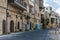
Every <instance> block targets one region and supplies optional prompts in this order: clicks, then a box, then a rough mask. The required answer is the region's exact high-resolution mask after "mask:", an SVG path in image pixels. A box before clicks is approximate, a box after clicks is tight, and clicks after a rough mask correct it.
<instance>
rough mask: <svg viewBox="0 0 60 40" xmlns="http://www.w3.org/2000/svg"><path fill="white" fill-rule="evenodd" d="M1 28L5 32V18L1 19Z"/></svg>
mask: <svg viewBox="0 0 60 40" xmlns="http://www.w3.org/2000/svg"><path fill="white" fill-rule="evenodd" d="M2 30H3V33H6V21H5V20H3V21H2Z"/></svg>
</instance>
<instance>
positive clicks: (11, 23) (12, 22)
mask: <svg viewBox="0 0 60 40" xmlns="http://www.w3.org/2000/svg"><path fill="white" fill-rule="evenodd" d="M10 32H14V21H13V20H11V21H10Z"/></svg>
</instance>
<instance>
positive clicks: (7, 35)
mask: <svg viewBox="0 0 60 40" xmlns="http://www.w3.org/2000/svg"><path fill="white" fill-rule="evenodd" d="M22 33H24V32H16V33H10V34H6V35H1V36H0V38H1V37H12V36H17V35H18V34H22Z"/></svg>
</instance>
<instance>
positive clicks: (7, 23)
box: [6, 0, 8, 33]
mask: <svg viewBox="0 0 60 40" xmlns="http://www.w3.org/2000/svg"><path fill="white" fill-rule="evenodd" d="M7 13H8V0H7V9H6V32H7V33H8V27H7V25H8V22H7V21H8V18H7V16H8V15H7Z"/></svg>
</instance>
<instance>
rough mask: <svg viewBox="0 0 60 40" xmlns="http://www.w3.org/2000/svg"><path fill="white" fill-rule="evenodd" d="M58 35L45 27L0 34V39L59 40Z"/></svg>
mask: <svg viewBox="0 0 60 40" xmlns="http://www.w3.org/2000/svg"><path fill="white" fill-rule="evenodd" d="M59 37H60V36H59V35H58V34H57V35H56V34H55V31H54V30H48V29H45V30H42V31H40V30H35V31H29V32H23V33H17V34H9V35H5V36H0V40H59Z"/></svg>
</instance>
